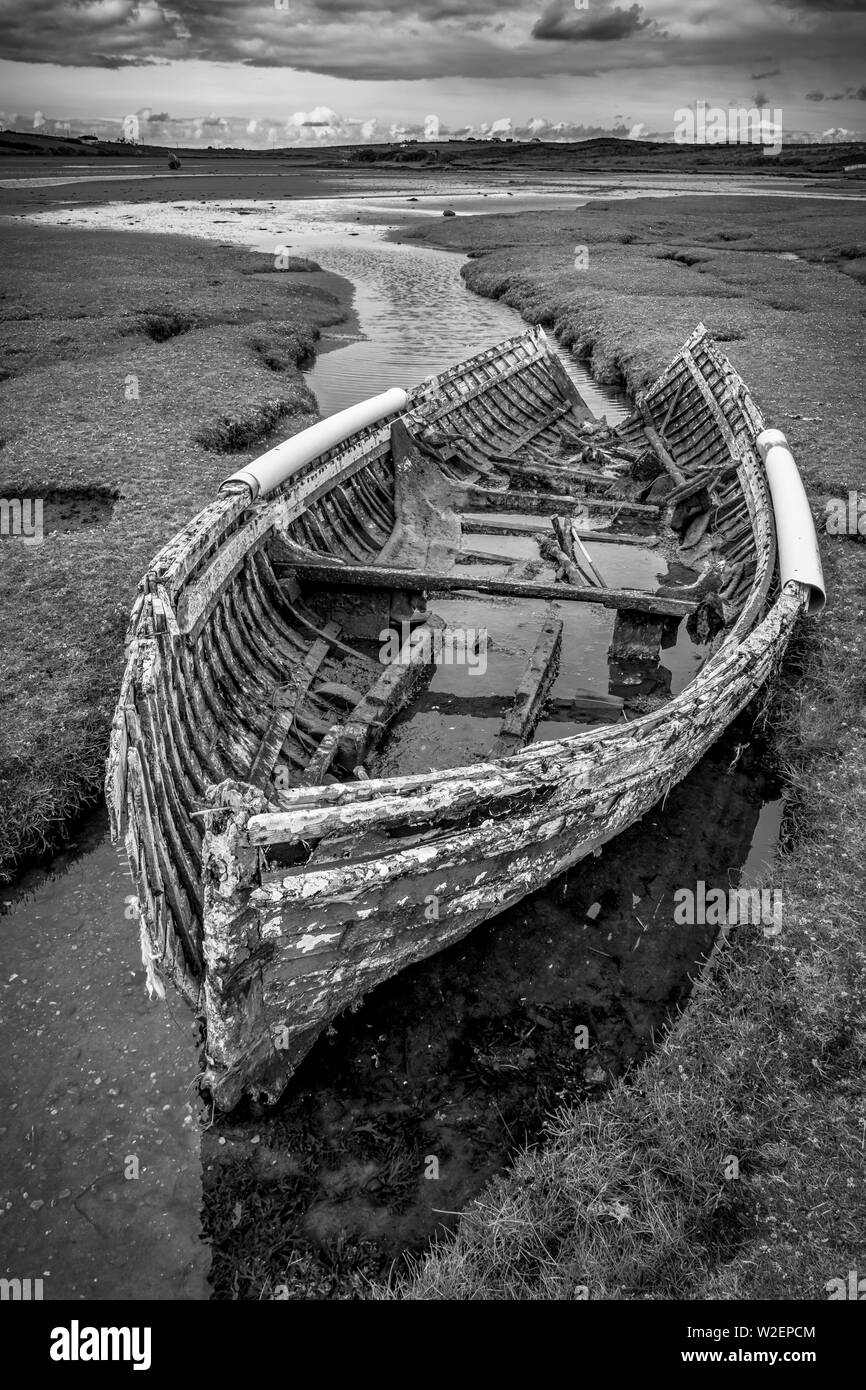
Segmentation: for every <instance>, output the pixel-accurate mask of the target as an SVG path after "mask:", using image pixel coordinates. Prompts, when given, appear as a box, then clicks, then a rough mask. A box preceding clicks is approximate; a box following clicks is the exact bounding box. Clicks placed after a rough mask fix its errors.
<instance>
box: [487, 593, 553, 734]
mask: <svg viewBox="0 0 866 1390" xmlns="http://www.w3.org/2000/svg"><path fill="white" fill-rule="evenodd" d="M562 629H563V623H562V622H561V620H560V619H559V618H548V620H547V622H546V623H545V624H544V626H543V627H542V629H541V632H540V633H539V635H538V641H537V642H536V644H535V647H534V648H533V650H532V652H531V653H530V655H529V659H528V661H527V663H526V669H525V670H524V673H523V676H522V678H521V681H520V684H519V685H518V687H517V690H516V691H515V694H514V700H513V702H512V705H511V708H510V709H509V710H508V713H507V714H506V715H505V718H504V719H503V721H502V725H501V727H500V730H499V733H498V735H497V737H496V741H495V742H494V744H493V748H492V750H491V756H492V757H494V758H504V757H507V756H508V754H509V753H516V752H517V751H518V749H519V748H522V747H523V746H524V744H526V743H528V742H529V740H530V739H531V738H532V735H533V733H534V732H535V726H536V724H537V723H538V721H539V719H540V718H541V711H542V709H543V707H544V700H545V697H546V695H547V692H548V691H549V690H550V687H551V685H552V684H553V682H554V680H555V679H556V674H557V671H558V669H559V655H560V652H561V650H562Z"/></svg>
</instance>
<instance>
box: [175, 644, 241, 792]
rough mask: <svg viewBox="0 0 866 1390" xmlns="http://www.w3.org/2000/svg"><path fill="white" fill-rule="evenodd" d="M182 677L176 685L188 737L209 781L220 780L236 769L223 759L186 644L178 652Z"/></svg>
mask: <svg viewBox="0 0 866 1390" xmlns="http://www.w3.org/2000/svg"><path fill="white" fill-rule="evenodd" d="M179 660H180V665H181V670H182V671H183V675H184V679H183V681H182V683H181V684H180V685H179V686H178V689H179V691H180V693H181V699H182V700H183V701H184V703H185V722H186V725H187V727H188V729H189V732H190V738H191V740H192V742H193V745H194V747H195V748H196V751H197V753H198V758H199V762H200V763H201V765H202V769H203V771H204V772H205V773H207V775H208V780H209V781H211V782H223V781H225V779H226V778H227V777H230V776H232V775H233V774H234V773H236V771H237V769H236V768H235V767H233V766H232V765H231V764H230V763H228V762H226V761H225V760H224V759H223V757H222V755H221V753H220V752H219V751H218V748H219V745H218V739H219V732H218V725H217V722H216V719H215V717H214V714H213V711H212V709H211V706H210V704H209V703H208V701H207V699H206V696H205V694H204V693H203V686H202V683H201V681H200V680H199V678H198V671H197V666H198V663H197V661H196V658H195V655H194V653H193V652H191V651H190V650H189V649H188V648H187V647H186V646H185V645H184V647H183V648H182V649H181V651H180V655H179Z"/></svg>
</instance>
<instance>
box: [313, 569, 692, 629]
mask: <svg viewBox="0 0 866 1390" xmlns="http://www.w3.org/2000/svg"><path fill="white" fill-rule="evenodd" d="M292 572H293V573H294V574H295V575H296V576H297V578H298V579H300V580H303V581H305V582H310V583H313V584H317V585H324V586H328V587H336V588H342V587H343V586H344V585H345V586H346V587H347V588H352V587H367V588H373V589H406V588H409V587H410V586H411V587H412V588H414V589H416V590H421V591H423V592H425V593H427V594H433V593H450V592H458V593H464V592H474V593H481V594H501V595H510V596H512V597H516V598H537V599H550V598H555V599H563V600H566V601H569V602H571V601H574V602H577V603H583V602H585V603H600V604H602V605H603V606H604V607H605V608H626V609H630V610H634V611H636V612H643V613H659V614H666V615H668V616H670V617H679V618H683V617H686V616H688V614H689V613H691V611H692V609H693V607H694V604H692V603H690V602H687V601H685V600H680V599H671V598H657V597H656V596H655V595H654V594H642V593H640V592H639V591H636V590H632V589H602V588H595V587H587V588H585V589H581V588H578V587H577V586H576V585H569V586H568V587H567V588H565V587H563V586H562V585H556V584H532V583H529V582H528V581H525V580H520V579H506V578H501V579H497V578H488V577H487V576H477V577H476V576H474V575H473V577H472V579H471V580H467V578H466V577H465V575H459V574H446V573H442V574H437V573H434V572H431V571H427V570H418V571H416V570H398V569H387V568H385V567H384V566H382V567H379V566H376V565H345V566H344V565H330V564H321V565H306V564H304V565H294V566H292Z"/></svg>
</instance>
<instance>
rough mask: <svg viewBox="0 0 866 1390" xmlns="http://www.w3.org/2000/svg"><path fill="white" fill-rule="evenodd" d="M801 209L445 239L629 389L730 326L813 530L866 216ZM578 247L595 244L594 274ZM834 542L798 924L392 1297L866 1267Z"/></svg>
mask: <svg viewBox="0 0 866 1390" xmlns="http://www.w3.org/2000/svg"><path fill="white" fill-rule="evenodd" d="M785 203H786V200H782V199H779V200H775V199H774V200H770V199H768V200H752V199H748V200H746V199H727V198H714V199H713V200H709V199H707V200H704V199H678V200H676V201H670V202H668V201H661V200H660V201H658V202H655V201H649V200H648V201H641V202H638V203H632V204H620V205H618V206H617V207H615V208H611V209H608V210H607V211H604V212H603V211H602V210H601V209H600V208H599V206H598V205H595V207H593V206H592V205H590V206H588V207H587V208H586V209H583V210H580V211H579V212H578V213H576V214H575V215H573V216H571V217H570V218H564V217H561V216H560V215H558V214H546V215H543V216H539V215H536V214H528V215H526V216H525V217H520V218H508V219H507V221H506V219H501V218H490V219H485V221H484V223H483V224H482V223H480V222H479V221H476V222H475V225H474V226H473V227H471V229H465V228H464V227H462V226H460V225H458V226H457V227H456V228H455V227H454V226H453V225H452V226H448V227H446V228H443V227H442V226H441V225H440V224H436V225H435V226H431V227H430V228H428V229H425V237H426V238H429V239H430V240H435V241H436V242H438V243H439V244H446V245H450V246H452V247H459V246H460V245H461V238H463V237H468V235H470V234H471V237H472V251H473V253H474V255H473V259H472V260H471V261H469V262H468V263H467V266H466V267H465V270H464V275H465V278H466V281H467V283H468V284H469V285H470V287H471V288H472V289H474V290H476V291H477V292H479V293H481V294H486V295H491V296H495V297H500V298H502V299H504V300H506V301H507V302H508V303H509V304H512V305H513V306H514V307H515V308H517V309H519V310H520V311H521V313H523V315H524V317H526V318H527V319H528V320H529V321H531V322H542V323H546V324H549V325H550V326H551V327H552V328H553V329H554V330H555V332H556V334H557V336H558V337H559V338H560V339H561V340H562V341H563V342H564V343H566V344H567V345H568V346H570V347H572V348H573V349H574V350H575V351H577V352H578V353H579V354H580V355H581V356H582V357H584V358H585V359H586V360H587V361H588V362H589V364H590V365H591V367H592V369H593V371H594V372H595V374H596V375H598V376H600V377H601V378H602V379H604V380H607V381H616V382H619V383H621V384H623V383H624V384H625V385H627V386H628V387H629V388H630V389H631V390H635V389H637V388H639V387H640V386H642V385H644V384H645V383H646V382H648V381H649V380H651V379H652V377H653V376H654V375H655V373H656V372H657V371H658V370H659V369H660V368H661V366H662V365H663V363H664V362H665V360H666V359H667V358H668V357H669V356H670V354H671V351H672V350H673V348H674V347H675V345H677V344H678V343H679V342H680V341H682V340H683V339H684V338H685V337H686V336H687V334H688V333H689V332H690V331H691V329H692V328H693V327H694V326H695V324H696V323H697V322H698V320H703V321H704V322H705V323H706V324H707V326H708V327H709V328H710V329H711V330H712V331H714V332H716V333H717V334H718V336H719V337H723V338H725V339H727V340H730V341H733V342H735V343H736V349H735V350H734V351H732V356H733V358H734V361H735V364H736V365H737V366H738V368H739V369H740V370H741V371H742V373H743V375H744V376H745V378H746V380H747V381H748V382H749V384H750V386H751V387H752V389H753V390H754V392H755V394H756V396H757V399H758V401H759V403H760V404H761V406H762V407H763V408H764V410H765V414H766V416H767V419H768V421H769V423H770V424H772V425H777V426H779V427H780V428H782V429H784V430H785V432H786V433H787V435H788V438H789V440H790V442H791V444H792V447H793V449H794V452H795V454H796V456H797V458H798V462H799V464H800V468H801V471H802V473H803V476H804V480H805V483H806V487H807V490H808V492H809V495H810V498H811V500H812V503H813V509H814V511H815V514H816V522H817V524H818V526H819V527H820V523H821V516H822V511H823V504H824V503H825V501H826V499H827V498H828V496H838V497H844V496H845V495H846V493H847V490H848V489H849V488H855V489H856V488H858V487H860V488H862V486H863V479H864V463H863V456H862V440H863V438H864V437H866V401H864V391H863V359H862V324H863V312H864V309H866V301H864V300H863V298H862V290H861V289H860V287H859V286H858V285H856V283H855V285H854V286H852V283H851V280H850V278H849V277H848V276H846V275H845V274H844V270H845V263H846V262H847V261H849V260H850V257H849V255H848V252H849V250H850V248H851V247H852V246H855V245H856V244H855V243H854V242H852V237H851V233H852V231H859V230H860V225H861V219H862V212H861V210H860V208H859V207H858V206H857V205H855V204H851V205H846V204H841V205H840V204H838V203H833V204H826V205H822V204H821V203H817V202H806V203H799V204H797V205H796V208H797V210H796V216H794V217H792V216H791V211H790V206H785ZM576 243H580V244H588V245H589V247H590V254H589V268H588V270H587V271H584V272H581V273H578V272H575V270H574V269H573V266H572V257H571V249H572V247H573V245H574V244H576ZM739 243H742V246H740V245H739ZM660 245H661V246H662V247H663V248H664V249H665V251H666V252H667V253H668V254H669V253H670V250H671V247H672V246H673V248H674V250H675V251H676V249H677V247H679V248H680V252H679V254H677V255H676V259H678V260H680V261H683V260H685V258H688V261H687V262H686V263H687V264H688V265H689V267H690V268H689V269H688V271H687V272H686V271H685V270H684V267H683V265H672V264H670V261H666V260H665V259H663V258H662V257H661V256H660V255H659V246H660ZM714 246H715V247H718V252H717V254H708V252H710V253H711V252H712V248H713V247H714ZM780 251H794V252H796V253H797V255H798V256H799V257H800V258H801V259H800V261H797V262H792V261H785V260H781V259H778V258H777V256H778V253H779V252H780ZM771 258H772V259H771ZM820 541H821V549H822V555H823V561H824V567H825V576H826V579H827V586H828V592H829V602H828V606H827V609H826V610H825V612H824V614H822V616H821V617H820V619H819V620H818V621H812V622H804V623H803V624H802V625H801V627H800V629H799V632H798V636H797V638H796V640H795V642H794V643H793V644H792V647H791V649H790V650H789V653H788V658H787V660H786V663H785V666H784V668H783V669H782V671H781V673H780V674H779V675H778V676H777V678H776V679H775V680H774V681H773V682H772V685H771V687H770V689H769V690H768V692H767V694H766V696H765V698H764V700H763V702H762V705H761V712H760V715H759V718H758V722H759V723H760V725H761V727H762V729H763V730H764V731H765V732H766V733H767V735H768V736H769V737H770V740H771V746H772V749H773V753H774V757H775V759H776V762H777V764H778V768H779V770H780V772H781V774H782V776H783V779H784V783H785V787H786V808H787V809H786V814H785V821H784V825H783V836H782V845H781V847H780V854H779V858H778V863H777V865H776V866H775V868H774V870H773V875H772V882H773V886H774V887H776V888H777V889H779V890H780V892H781V896H782V901H783V903H784V925H783V930H782V932H781V934H780V935H779V936H778V937H774V938H765V937H763V936H762V935H760V934H759V933H756V932H754V931H745V930H743V929H740V930H739V931H738V932H737V933H735V934H732V935H731V936H730V938H727V939H724V940H722V941H721V942H720V943H719V945H718V947H717V949H716V951H715V952H714V954H713V957H712V959H711V962H710V964H709V965H708V967H707V968H706V970H705V972H704V974H703V976H702V978H701V979H700V981H698V983H697V984H696V986H695V990H694V993H693V995H692V997H691V1000H690V1002H689V1004H688V1007H687V1008H686V1009H685V1010H684V1011H683V1012H682V1013H681V1014H680V1015H679V1016H678V1017H677V1018H676V1020H675V1021H674V1023H673V1026H672V1027H671V1028H670V1030H669V1032H668V1033H667V1035H666V1037H665V1039H664V1041H663V1042H662V1044H661V1046H660V1047H659V1049H658V1050H657V1051H656V1052H655V1053H654V1054H653V1055H652V1056H651V1057H650V1058H649V1059H648V1060H647V1061H646V1062H645V1063H643V1064H642V1065H640V1066H639V1067H637V1068H636V1069H635V1070H634V1071H633V1072H632V1073H631V1074H630V1075H629V1076H627V1077H626V1078H624V1079H623V1080H621V1081H619V1082H617V1083H616V1084H615V1085H614V1086H613V1087H612V1089H611V1090H610V1091H609V1092H608V1093H607V1094H605V1095H604V1096H603V1097H602V1098H601V1099H598V1100H593V1101H590V1102H588V1103H587V1104H585V1105H584V1106H583V1107H579V1108H574V1109H568V1110H564V1111H562V1112H560V1113H558V1114H557V1115H555V1116H553V1117H552V1118H551V1119H550V1121H549V1123H548V1126H547V1131H546V1134H545V1136H544V1139H543V1140H542V1141H541V1142H540V1143H538V1144H536V1145H534V1146H533V1147H532V1148H531V1149H526V1150H523V1151H522V1152H520V1153H519V1154H518V1155H517V1157H516V1160H515V1163H514V1166H513V1168H512V1169H511V1170H510V1171H509V1172H507V1173H503V1174H502V1175H501V1176H499V1177H498V1178H496V1179H495V1181H494V1182H493V1183H492V1184H491V1186H490V1187H489V1189H488V1190H487V1192H486V1193H485V1195H484V1196H483V1197H482V1198H481V1199H480V1200H478V1201H476V1202H473V1203H472V1204H470V1206H469V1207H468V1208H467V1209H466V1210H465V1211H464V1213H463V1215H462V1217H461V1220H460V1222H459V1225H458V1228H457V1231H456V1233H455V1234H454V1235H452V1236H450V1237H448V1238H446V1239H443V1240H442V1241H441V1242H440V1243H439V1244H438V1245H437V1246H436V1247H434V1248H433V1250H432V1251H431V1252H430V1253H429V1254H428V1255H426V1256H424V1257H422V1258H419V1259H415V1260H413V1261H409V1262H408V1265H407V1267H406V1268H404V1269H403V1270H402V1271H400V1272H398V1273H396V1274H395V1275H394V1277H393V1278H392V1280H391V1281H390V1283H389V1284H388V1285H387V1287H386V1286H384V1285H383V1286H380V1287H379V1288H378V1289H377V1292H376V1296H377V1297H384V1298H395V1297H397V1298H411V1299H455V1298H456V1299H508V1300H511V1299H547V1298H558V1299H573V1298H575V1297H578V1298H581V1297H589V1298H590V1299H598V1298H613V1299H660V1298H668V1299H670V1298H674V1299H744V1300H752V1299H788V1298H807V1299H821V1298H824V1297H826V1293H825V1285H826V1284H827V1281H828V1280H830V1279H833V1278H838V1277H844V1276H845V1275H846V1274H847V1271H848V1270H849V1269H852V1268H857V1267H858V1261H859V1267H860V1268H861V1270H862V1266H863V1264H864V1259H866V1255H864V1247H863V1232H864V1230H866V1195H864V1193H866V1188H864V1134H866V1100H864V1091H863V1063H864V1058H866V1029H864V1023H863V1020H864V1017H866V1008H864V1006H866V972H864V966H866V942H864V922H866V910H864V905H863V897H864V872H863V863H864V814H866V813H864V807H866V675H864V672H866V623H864V619H866V549H864V547H863V546H860V545H855V544H852V543H851V540H850V539H849V538H847V537H831V536H827V535H825V534H821V536H820ZM731 1158H735V1159H736V1163H737V1168H738V1176H737V1177H735V1178H729V1177H727V1176H726V1171H725V1170H726V1165H728V1170H729V1171H731V1169H730V1159H731Z"/></svg>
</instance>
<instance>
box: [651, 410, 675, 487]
mask: <svg viewBox="0 0 866 1390" xmlns="http://www.w3.org/2000/svg"><path fill="white" fill-rule="evenodd" d="M641 413H642V414H643V417H644V427H643V430H644V434H645V435H646V437H647V439H648V440H649V442H650V444H651V445H652V447H653V449H654V450H655V452H656V454H657V455H658V457H659V460H660V462H661V463H663V464H664V466H665V468H666V469H667V471H668V473H669V474H670V476H671V477H672V478H673V480H674V482H675V483H676V484H677V486H679V485H680V484H682V483H684V482H685V481H686V475H685V474H684V473H683V470H682V469H681V468H680V467H679V466H678V465H677V464H676V463H675V462H674V460H673V458H672V457H671V454H670V453H669V451H668V449H667V446H666V445H665V443H664V441H663V440H662V438H661V436H660V434H659V432H658V430H657V429H656V427H655V425H654V424H653V420H652V415H651V414H650V413H649V411H648V410H647V409H646V406H643V407H642V411H641Z"/></svg>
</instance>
